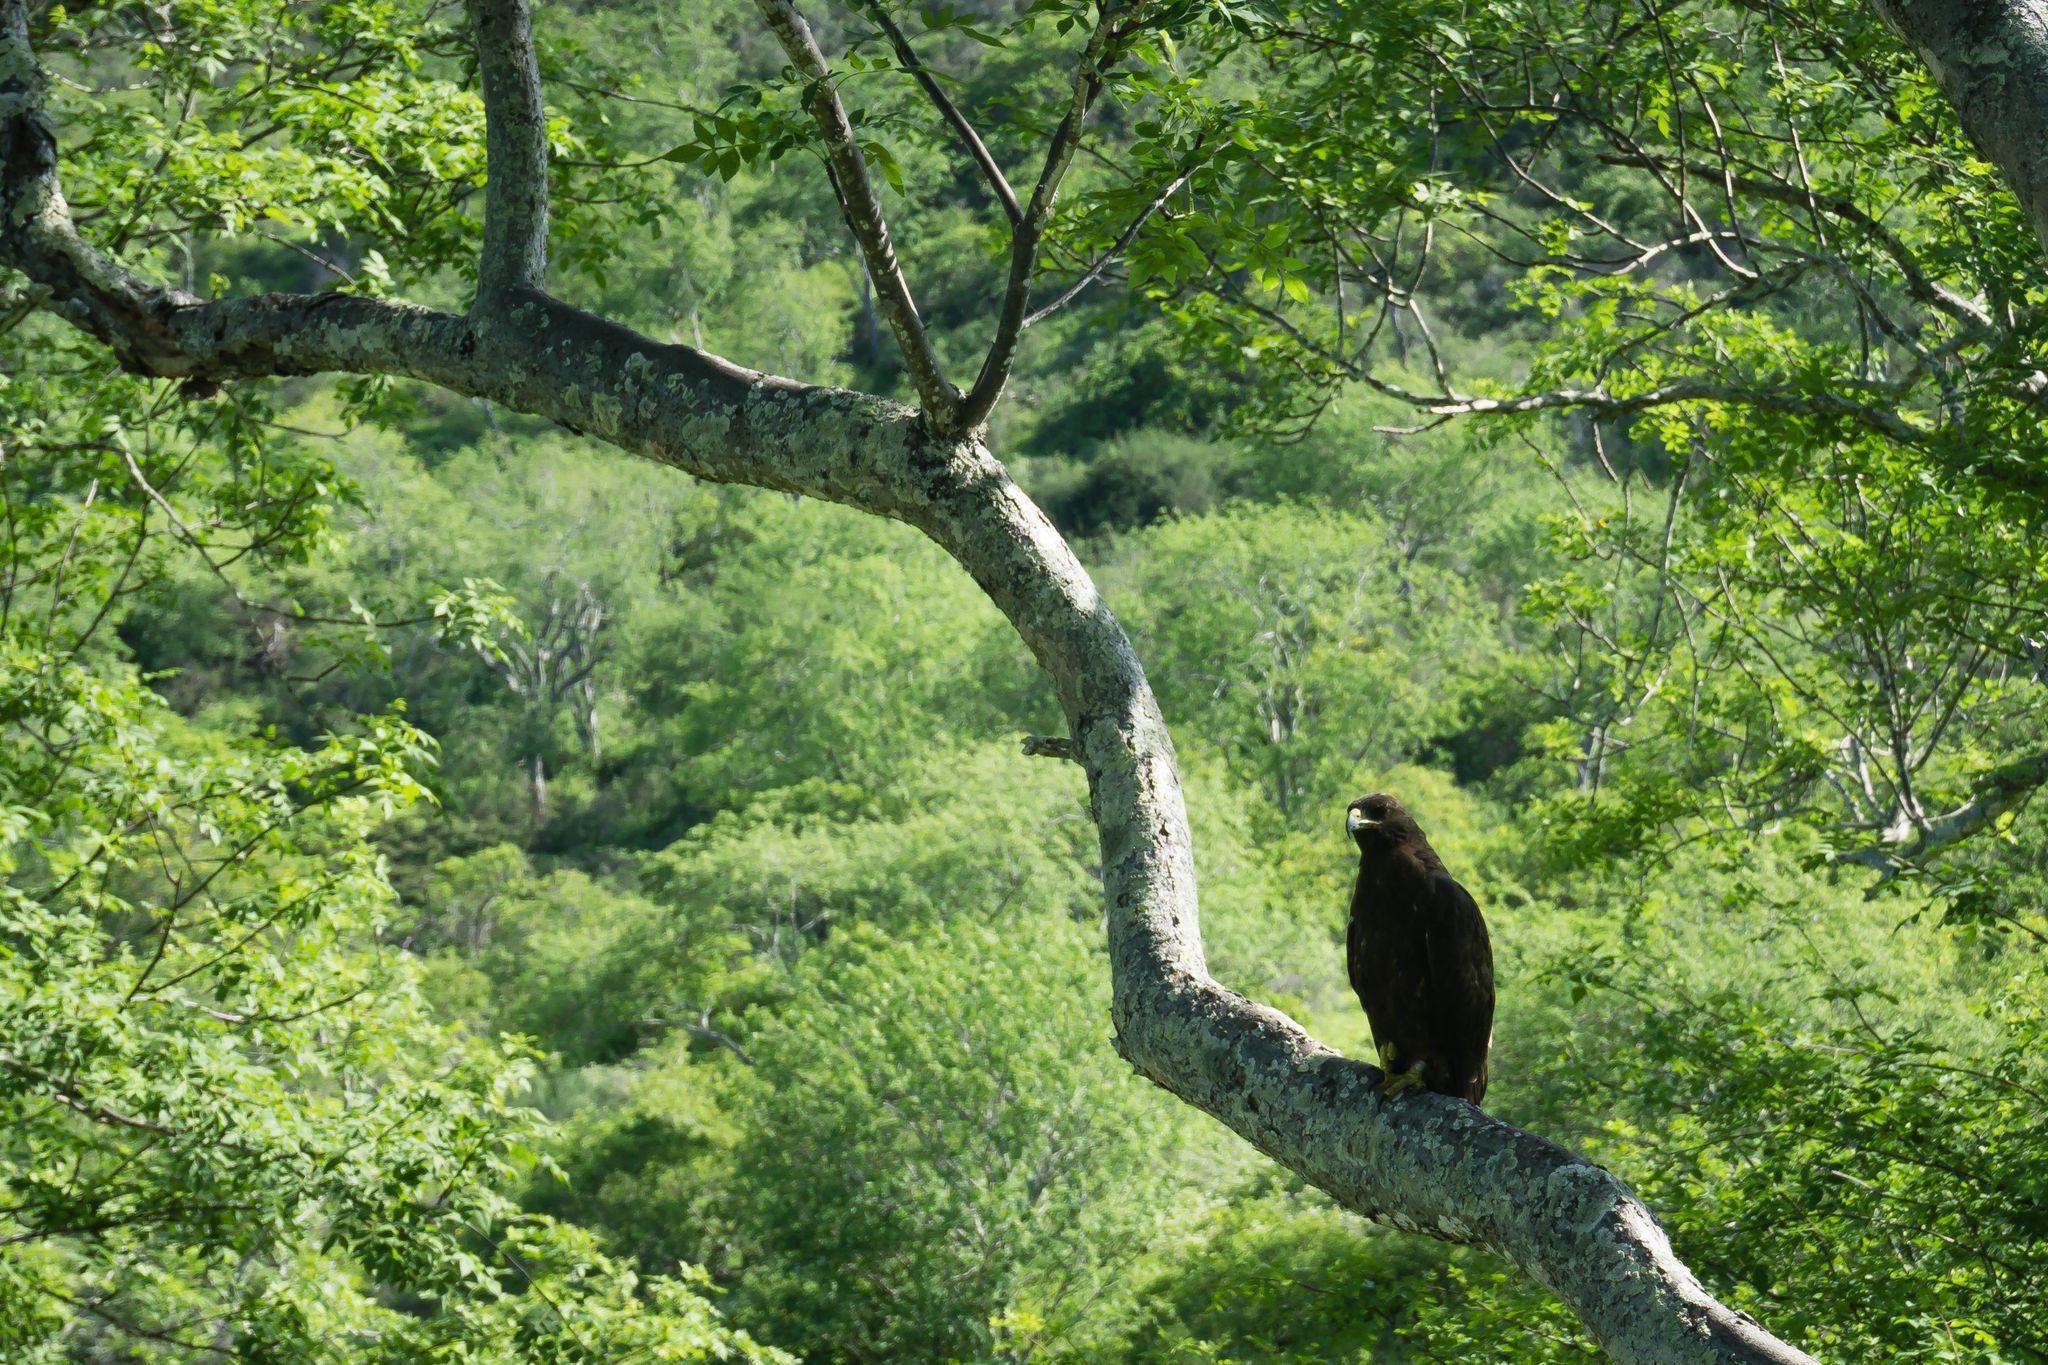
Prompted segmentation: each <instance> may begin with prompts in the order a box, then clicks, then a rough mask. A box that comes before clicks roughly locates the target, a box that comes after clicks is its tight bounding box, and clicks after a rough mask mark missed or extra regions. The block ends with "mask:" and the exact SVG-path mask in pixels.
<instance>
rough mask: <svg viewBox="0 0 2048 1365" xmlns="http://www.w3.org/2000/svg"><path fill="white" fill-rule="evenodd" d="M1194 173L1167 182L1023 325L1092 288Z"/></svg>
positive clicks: (1035, 322)
mask: <svg viewBox="0 0 2048 1365" xmlns="http://www.w3.org/2000/svg"><path fill="white" fill-rule="evenodd" d="M1201 145H1202V141H1201V139H1200V138H1197V139H1196V140H1195V147H1196V148H1197V149H1198V150H1199V149H1200V147H1201ZM1194 173H1195V172H1194V168H1193V167H1192V166H1191V167H1189V168H1188V169H1186V170H1183V171H1182V172H1181V173H1180V174H1179V175H1177V176H1175V177H1174V178H1173V179H1172V180H1170V181H1168V182H1167V185H1166V188H1165V189H1163V190H1161V191H1159V193H1158V194H1157V195H1154V196H1153V199H1152V202H1151V203H1149V204H1147V205H1145V207H1144V208H1143V209H1141V210H1139V212H1138V216H1137V217H1135V218H1133V219H1132V220H1131V225H1130V226H1129V227H1127V228H1125V229H1124V230H1123V232H1122V234H1121V235H1119V236H1118V237H1117V239H1116V240H1115V241H1114V242H1112V243H1110V247H1109V250H1107V251H1105V252H1103V253H1102V254H1101V255H1100V256H1097V257H1096V258H1095V260H1094V263H1093V264H1091V265H1090V266H1089V267H1088V268H1087V269H1086V270H1084V271H1082V272H1081V278H1080V279H1078V280H1075V281H1074V282H1073V283H1072V284H1070V285H1068V286H1067V287H1066V288H1065V289H1063V290H1061V291H1060V294H1059V297H1057V298H1055V299H1054V300H1053V301H1052V302H1050V303H1048V304H1046V305H1045V306H1044V307H1043V308H1037V309H1034V310H1032V311H1031V312H1030V313H1028V314H1026V315H1025V318H1024V322H1023V326H1024V327H1025V328H1031V327H1036V326H1037V325H1038V324H1039V323H1041V322H1043V321H1045V320H1046V319H1047V318H1049V317H1051V316H1052V315H1053V314H1054V313H1057V312H1058V311H1059V310H1060V309H1062V308H1064V307H1066V306H1067V305H1068V304H1070V303H1072V302H1073V301H1074V300H1075V299H1076V298H1078V297H1079V296H1080V293H1081V291H1082V290H1084V289H1086V288H1087V287H1088V286H1089V285H1091V284H1093V283H1095V282H1096V281H1097V280H1099V279H1101V278H1102V272H1103V271H1105V270H1107V269H1109V267H1110V266H1111V265H1112V264H1114V263H1115V262H1116V261H1117V259H1118V258H1120V257H1121V256H1122V255H1123V254H1124V253H1125V252H1126V251H1128V250H1130V248H1131V243H1132V242H1134V241H1136V240H1137V239H1138V233H1139V232H1141V231H1143V230H1144V227H1145V224H1147V223H1149V222H1151V221H1152V215H1153V214H1155V213H1157V212H1159V210H1161V209H1163V208H1165V207H1166V201H1167V200H1169V199H1171V198H1173V196H1174V195H1175V194H1177V193H1179V192H1180V187H1181V186H1182V185H1185V184H1187V183H1188V180H1189V178H1190V177H1192V176H1193V175H1194Z"/></svg>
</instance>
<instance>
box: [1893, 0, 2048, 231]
mask: <svg viewBox="0 0 2048 1365" xmlns="http://www.w3.org/2000/svg"><path fill="white" fill-rule="evenodd" d="M1873 3H1874V4H1875V5H1876V7H1877V12H1878V14H1879V15H1880V16H1881V17H1882V18H1883V19H1884V21H1885V23H1886V24H1888V25H1890V26H1891V28H1892V30H1893V32H1895V33H1897V34H1898V35H1899V37H1900V38H1901V39H1903V40H1904V42H1905V44H1906V46H1907V47H1909V48H1911V49H1912V50H1913V53H1914V55H1915V56H1917V57H1919V58H1920V60H1921V62H1922V63H1923V64H1924V65H1925V66H1926V67H1927V69H1928V71H1929V72H1930V73H1932V74H1933V76H1934V82H1935V84H1936V85H1938V86H1940V87H1941V92H1942V93H1943V94H1944V95H1946V96H1948V99H1949V103H1951V104H1953V105H1954V106H1955V110H1956V115H1957V117H1958V118H1960V119H1961V120H1962V125H1963V131H1965V132H1967V133H1968V134H1969V135H1970V137H1971V139H1972V140H1973V141H1974V142H1975V143H1976V144H1977V146H1978V148H1979V150H1981V151H1982V152H1983V153H1984V157H1985V159H1986V160H1987V161H1989V162H1991V164H1993V165H1994V166H1996V167H1998V170H1999V174H2000V175H2002V176H2003V177H2004V179H2005V183H2006V187H2007V188H2008V189H2010V190H2011V191H2012V193H2013V196H2014V197H2015V198H2017V199H2018V200H2019V201H2020V208H2021V209H2023V210H2024V211H2025V212H2026V215H2027V221H2028V222H2029V223H2031V224H2032V225H2033V228H2034V235H2035V236H2036V237H2037V238H2039V239H2040V241H2041V244H2042V247H2043V249H2048V4H2044V3H2043V0H1873Z"/></svg>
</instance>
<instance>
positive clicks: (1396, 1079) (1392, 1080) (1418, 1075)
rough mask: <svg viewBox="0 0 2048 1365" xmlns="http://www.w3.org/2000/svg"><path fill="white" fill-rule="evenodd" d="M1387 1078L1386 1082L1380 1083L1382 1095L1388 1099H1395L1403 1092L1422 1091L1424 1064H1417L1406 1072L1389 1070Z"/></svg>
mask: <svg viewBox="0 0 2048 1365" xmlns="http://www.w3.org/2000/svg"><path fill="white" fill-rule="evenodd" d="M1386 1077H1387V1078H1386V1080H1384V1081H1382V1082H1381V1083H1380V1093H1381V1094H1382V1095H1385V1096H1386V1097H1387V1098H1388V1099H1392V1098H1394V1096H1396V1095H1398V1094H1400V1093H1401V1092H1402V1091H1403V1090H1420V1089H1421V1088H1422V1063H1421V1062H1417V1063H1416V1064H1415V1065H1414V1066H1411V1067H1409V1068H1408V1069H1407V1070H1406V1071H1395V1070H1393V1069H1391V1068H1389V1069H1388V1070H1387V1073H1386Z"/></svg>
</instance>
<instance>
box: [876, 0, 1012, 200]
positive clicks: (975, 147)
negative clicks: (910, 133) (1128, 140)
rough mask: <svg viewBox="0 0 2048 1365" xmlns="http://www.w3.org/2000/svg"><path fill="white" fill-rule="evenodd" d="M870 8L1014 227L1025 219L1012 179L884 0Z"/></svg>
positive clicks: (899, 57) (890, 44) (904, 65)
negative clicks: (919, 54) (885, 4)
mask: <svg viewBox="0 0 2048 1365" xmlns="http://www.w3.org/2000/svg"><path fill="white" fill-rule="evenodd" d="M867 8H868V16H869V17H870V18H872V19H873V20H874V21H875V26H876V27H877V28H879V29H881V30H882V36H883V37H885V38H887V39H888V40H889V46H890V47H893V48H895V49H896V60H897V61H899V62H901V63H903V69H904V70H905V71H908V72H909V73H910V74H911V75H912V76H913V77H915V78H916V80H917V83H918V85H919V86H920V87H922V88H923V90H924V93H925V96H926V98H928V99H929V100H931V102H932V107H933V108H935V109H937V110H938V111H939V117H940V118H943V119H944V120H945V121H946V123H947V126H949V127H950V128H952V130H953V131H954V133H955V134H957V135H958V136H959V138H960V141H961V142H962V143H963V144H964V145H965V146H966V148H967V154H968V155H969V156H970V157H972V158H974V164H975V166H976V167H977V168H979V169H980V171H981V178H982V180H983V181H985V182H986V183H987V185H988V188H989V193H991V194H993V195H995V197H996V202H997V203H999V204H1001V205H1002V206H1003V213H1004V214H1005V215H1007V216H1008V218H1009V220H1010V226H1011V227H1015V226H1016V225H1017V224H1018V223H1020V222H1022V221H1023V219H1024V210H1023V209H1022V208H1021V207H1020V206H1019V205H1018V203H1017V192H1016V191H1015V190H1013V189H1011V188H1010V182H1009V181H1008V180H1007V179H1006V178H1004V176H1003V168H1002V167H1001V166H998V165H997V164H996V159H995V157H994V156H993V155H992V154H991V153H990V152H989V149H988V144H987V143H985V142H983V141H982V140H981V134H979V133H977V132H975V131H974V125H973V124H971V123H969V122H968V121H967V115H965V114H963V113H961V112H960V107H959V106H958V105H956V104H954V103H953V101H952V99H951V98H950V97H949V96H948V95H947V94H946V92H945V90H944V88H943V87H941V86H940V85H939V81H938V78H937V77H936V76H934V75H932V73H931V70H930V68H928V67H927V66H925V64H924V63H923V62H921V61H919V60H918V59H917V49H915V48H913V47H912V46H911V45H910V39H909V38H907V37H905V36H904V33H903V30H902V28H901V27H899V26H898V25H897V23H896V21H895V20H894V19H892V18H890V17H889V11H888V10H887V9H886V8H885V7H884V0H868V7H867Z"/></svg>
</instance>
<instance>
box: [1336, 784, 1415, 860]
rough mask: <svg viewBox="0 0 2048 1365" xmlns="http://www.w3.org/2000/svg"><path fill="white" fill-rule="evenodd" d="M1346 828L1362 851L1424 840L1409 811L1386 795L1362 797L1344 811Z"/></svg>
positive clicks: (1381, 793)
mask: <svg viewBox="0 0 2048 1365" xmlns="http://www.w3.org/2000/svg"><path fill="white" fill-rule="evenodd" d="M1344 828H1345V829H1346V830H1348V831H1350V834H1351V837H1352V838H1353V839H1355V840H1357V841H1358V846H1359V847H1360V848H1371V847H1374V846H1376V845H1377V846H1381V847H1384V846H1386V845H1388V844H1398V843H1404V842H1406V841H1408V840H1410V839H1420V838H1421V837H1422V827H1421V826H1420V825H1418V824H1416V823H1415V817H1414V816H1412V815H1410V814H1409V813H1408V808H1407V807H1406V806H1404V805H1402V804H1401V803H1400V802H1399V801H1396V800H1395V799H1394V798H1393V797H1391V796H1389V795H1387V794H1386V793H1385V792H1374V793H1373V794H1372V795H1371V796H1361V797H1359V798H1358V799H1357V800H1356V801H1353V802H1352V803H1351V808H1350V809H1349V810H1347V811H1345V812H1344Z"/></svg>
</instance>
